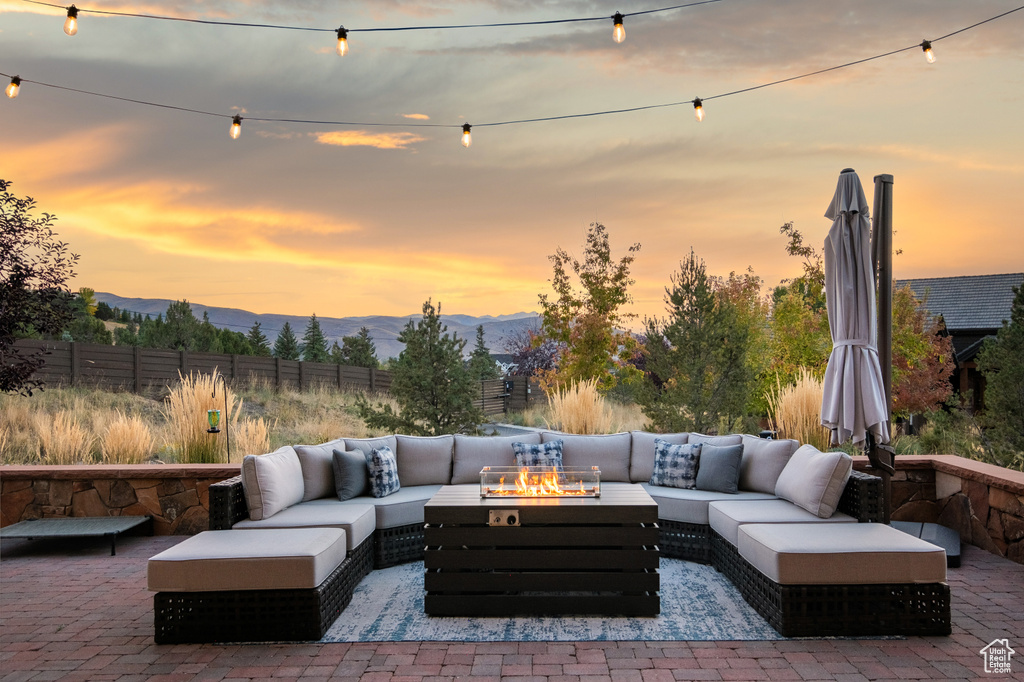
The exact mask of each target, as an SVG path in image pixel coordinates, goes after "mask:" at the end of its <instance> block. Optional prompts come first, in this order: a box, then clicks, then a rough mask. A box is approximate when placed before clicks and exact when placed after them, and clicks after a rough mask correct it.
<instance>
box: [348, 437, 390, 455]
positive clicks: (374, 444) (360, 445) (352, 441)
mask: <svg viewBox="0 0 1024 682" xmlns="http://www.w3.org/2000/svg"><path fill="white" fill-rule="evenodd" d="M383 447H389V448H391V452H394V451H395V450H397V449H398V440H397V439H396V438H395V437H394V436H381V437H380V438H346V439H345V449H346V450H358V451H359V452H361V453H363V454H364V455H369V454H370V453H371V452H373V451H374V450H376V449H378V448H383Z"/></svg>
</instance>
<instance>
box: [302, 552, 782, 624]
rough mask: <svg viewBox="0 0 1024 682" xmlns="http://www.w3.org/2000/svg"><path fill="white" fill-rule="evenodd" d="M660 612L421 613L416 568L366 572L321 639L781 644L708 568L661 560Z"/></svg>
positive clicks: (419, 571)
mask: <svg viewBox="0 0 1024 682" xmlns="http://www.w3.org/2000/svg"><path fill="white" fill-rule="evenodd" d="M659 572H660V573H661V615H659V616H657V617H643V618H608V617H602V616H592V617H588V616H569V617H536V616H533V617H509V618H481V617H473V618H448V617H444V618H442V617H436V616H427V615H426V614H424V613H423V563H422V562H415V563H411V564H402V565H400V566H394V567H392V568H386V569H383V570H379V571H372V572H371V573H370V575H368V576H366V577H365V578H363V581H362V583H360V585H359V587H358V588H356V592H355V595H354V596H353V597H352V603H351V604H349V606H348V608H346V609H345V611H344V612H343V613H342V614H341V616H340V617H339V618H338V620H337V621H335V623H334V625H333V626H331V629H330V630H329V631H328V632H327V634H326V635H325V636H324V638H323V640H322V641H324V642H409V641H425V642H550V641H555V642H592V641H607V640H618V641H683V640H689V641H701V640H706V641H730V640H769V639H771V640H776V639H783V637H782V636H781V635H779V633H777V632H776V631H775V630H773V629H772V627H771V626H770V625H768V623H767V622H765V620H764V619H763V618H761V616H759V615H757V612H755V611H754V609H753V608H751V607H750V606H749V605H748V604H747V603H746V602H745V601H743V597H741V596H740V594H739V592H738V591H737V590H736V588H735V587H733V586H732V584H731V583H730V582H729V581H728V580H727V579H726V578H725V577H723V576H722V575H721V574H719V573H718V572H717V571H715V569H714V568H712V567H711V566H704V565H701V564H695V563H692V562H689V561H680V560H676V559H665V558H662V560H661V568H660V570H659Z"/></svg>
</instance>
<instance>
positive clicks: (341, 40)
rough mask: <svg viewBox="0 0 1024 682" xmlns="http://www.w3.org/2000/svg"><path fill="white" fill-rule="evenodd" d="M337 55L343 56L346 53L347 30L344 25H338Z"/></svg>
mask: <svg viewBox="0 0 1024 682" xmlns="http://www.w3.org/2000/svg"><path fill="white" fill-rule="evenodd" d="M337 32H338V56H339V57H344V56H345V55H347V54H348V31H346V30H345V27H344V26H339V27H338V31H337Z"/></svg>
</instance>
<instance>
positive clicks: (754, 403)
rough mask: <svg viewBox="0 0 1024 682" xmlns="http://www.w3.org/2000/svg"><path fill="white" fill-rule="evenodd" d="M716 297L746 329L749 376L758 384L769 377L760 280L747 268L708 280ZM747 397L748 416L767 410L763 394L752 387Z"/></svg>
mask: <svg viewBox="0 0 1024 682" xmlns="http://www.w3.org/2000/svg"><path fill="white" fill-rule="evenodd" d="M709 279H710V281H711V284H712V287H713V288H714V290H715V294H716V295H717V296H718V297H719V298H721V299H722V300H723V301H726V302H728V303H731V304H732V305H733V306H734V307H735V309H736V315H737V321H738V324H739V325H740V326H742V327H743V328H744V329H745V330H746V335H747V353H746V361H747V367H748V370H749V373H750V376H752V377H754V380H755V382H757V383H758V385H759V384H760V381H761V380H762V378H763V377H765V376H767V374H768V366H769V348H770V346H771V335H770V329H769V326H768V319H769V313H770V310H771V306H770V305H769V302H768V299H767V298H765V297H764V296H762V294H761V287H762V284H763V280H762V279H761V278H760V277H758V276H757V275H755V274H754V269H753V268H752V267H748V268H747V271H746V272H745V273H743V274H738V273H736V272H730V273H729V276H728V277H726V278H720V277H710V278H709ZM751 389H752V390H751V391H750V392H749V395H748V398H747V408H746V411H747V412H748V413H749V414H754V415H760V414H765V413H766V412H767V409H768V405H767V402H766V400H765V396H764V393H763V392H761V391H758V390H756V389H754V388H753V386H752V387H751Z"/></svg>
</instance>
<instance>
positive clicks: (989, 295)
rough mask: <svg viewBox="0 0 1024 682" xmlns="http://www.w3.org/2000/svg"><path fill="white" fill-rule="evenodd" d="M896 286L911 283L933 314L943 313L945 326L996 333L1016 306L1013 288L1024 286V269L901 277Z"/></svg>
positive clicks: (956, 329)
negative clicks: (1022, 270)
mask: <svg viewBox="0 0 1024 682" xmlns="http://www.w3.org/2000/svg"><path fill="white" fill-rule="evenodd" d="M896 284H897V286H901V287H902V286H904V285H907V284H909V285H910V289H911V290H912V291H913V292H914V295H915V296H917V298H918V299H920V300H925V298H926V297H927V301H926V302H925V307H926V308H927V309H928V312H929V313H931V314H932V315H942V319H943V320H944V321H945V323H946V329H947V330H948V331H949V332H950V334H953V335H956V333H957V332H958V331H967V330H972V331H988V332H989V333H992V334H994V333H995V332H996V331H997V330H998V329H999V328H1001V327H1002V326H1003V320H1007V321H1009V319H1010V309H1011V308H1012V307H1013V287H1015V286H1016V287H1019V286H1022V285H1024V272H1012V273H1008V274H1005V275H966V276H961V277H931V278H927V279H901V280H897V282H896Z"/></svg>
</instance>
